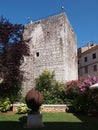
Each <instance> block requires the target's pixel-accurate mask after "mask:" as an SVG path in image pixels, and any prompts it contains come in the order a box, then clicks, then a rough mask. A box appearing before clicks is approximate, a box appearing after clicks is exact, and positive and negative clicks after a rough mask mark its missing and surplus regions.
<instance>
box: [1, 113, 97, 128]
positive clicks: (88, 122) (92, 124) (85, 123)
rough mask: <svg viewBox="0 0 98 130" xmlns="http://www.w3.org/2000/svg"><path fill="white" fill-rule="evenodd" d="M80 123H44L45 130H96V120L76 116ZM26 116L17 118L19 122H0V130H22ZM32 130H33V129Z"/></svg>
mask: <svg viewBox="0 0 98 130" xmlns="http://www.w3.org/2000/svg"><path fill="white" fill-rule="evenodd" d="M78 118H79V119H81V122H66V121H65V122H44V127H43V128H36V129H45V130H98V118H97V119H96V118H94V117H87V118H85V116H81V115H78ZM26 119H27V117H26V116H23V117H21V118H19V121H0V130H24V124H25V123H26ZM33 129H34V128H33Z"/></svg>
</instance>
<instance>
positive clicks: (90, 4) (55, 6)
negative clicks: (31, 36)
mask: <svg viewBox="0 0 98 130" xmlns="http://www.w3.org/2000/svg"><path fill="white" fill-rule="evenodd" d="M62 5H64V11H65V12H66V14H67V17H68V19H69V20H70V23H71V25H72V27H73V29H74V31H75V33H76V36H77V45H78V47H81V46H84V45H87V43H88V42H92V43H98V0H0V16H4V17H6V18H7V19H8V20H9V21H10V22H11V23H13V24H15V23H19V24H27V23H28V16H30V17H31V19H32V21H36V20H39V19H43V18H46V17H49V16H52V15H55V14H58V13H61V12H62V10H61V6H62Z"/></svg>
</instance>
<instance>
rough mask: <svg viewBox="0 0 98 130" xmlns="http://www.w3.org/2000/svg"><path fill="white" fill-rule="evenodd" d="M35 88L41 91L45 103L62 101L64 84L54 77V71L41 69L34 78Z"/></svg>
mask: <svg viewBox="0 0 98 130" xmlns="http://www.w3.org/2000/svg"><path fill="white" fill-rule="evenodd" d="M35 88H36V89H37V90H39V91H40V92H42V94H43V96H44V99H45V103H46V104H58V103H64V99H65V98H64V95H65V94H64V86H63V84H62V83H60V82H58V81H57V80H56V79H55V75H54V72H49V71H46V70H45V71H43V72H42V73H41V74H40V75H39V77H38V78H36V87H35Z"/></svg>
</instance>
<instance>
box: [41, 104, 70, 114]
mask: <svg viewBox="0 0 98 130" xmlns="http://www.w3.org/2000/svg"><path fill="white" fill-rule="evenodd" d="M67 110H68V105H59V104H58V105H53V104H50V105H45V104H44V105H42V106H41V111H42V112H66V111H67Z"/></svg>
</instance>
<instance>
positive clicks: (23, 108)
mask: <svg viewBox="0 0 98 130" xmlns="http://www.w3.org/2000/svg"><path fill="white" fill-rule="evenodd" d="M17 110H18V111H17V113H18V114H25V113H28V112H29V111H30V109H29V108H28V107H27V105H26V104H24V105H20V106H18V109H17Z"/></svg>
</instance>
